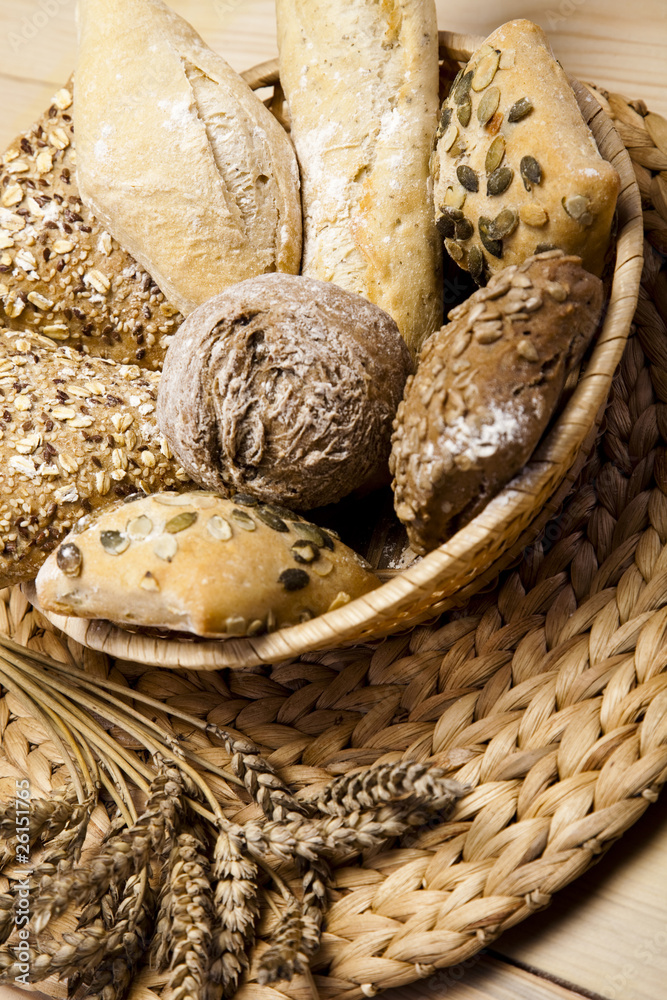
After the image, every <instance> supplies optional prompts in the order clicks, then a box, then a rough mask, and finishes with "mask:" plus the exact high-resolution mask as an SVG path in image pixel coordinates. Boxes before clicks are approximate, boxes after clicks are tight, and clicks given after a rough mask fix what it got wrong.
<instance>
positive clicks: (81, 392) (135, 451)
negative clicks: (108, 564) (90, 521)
mask: <svg viewBox="0 0 667 1000" xmlns="http://www.w3.org/2000/svg"><path fill="white" fill-rule="evenodd" d="M158 380H159V374H158V373H157V372H148V371H146V370H142V369H140V368H138V367H137V366H136V365H118V364H116V363H115V362H113V361H107V360H104V359H102V358H94V357H89V356H85V355H81V354H79V353H78V352H77V351H75V350H74V349H73V348H71V347H57V346H56V345H55V344H53V343H52V342H51V341H50V340H48V339H47V338H46V337H41V336H39V335H38V334H29V333H21V332H16V331H12V332H8V331H0V537H1V541H0V545H1V546H2V551H1V552H0V587H8V586H10V585H11V584H14V583H20V582H22V581H23V580H30V579H32V578H33V577H34V576H35V574H36V573H37V570H38V569H39V567H40V566H41V564H42V563H43V562H44V560H45V559H46V557H47V555H48V553H49V552H51V551H52V549H54V548H55V546H56V545H57V544H58V542H59V541H60V540H61V538H62V537H63V535H65V534H66V533H67V531H69V529H70V528H71V527H72V525H73V524H74V523H75V521H77V520H78V519H79V518H80V517H82V516H83V515H84V514H86V513H88V512H89V511H91V510H99V509H101V508H103V507H105V506H108V505H109V504H110V503H113V502H114V501H115V500H117V499H118V498H119V497H125V496H128V495H130V494H132V493H136V492H137V491H145V492H155V491H156V490H160V489H165V488H169V487H171V488H174V489H177V490H178V489H183V488H184V486H185V484H187V483H188V482H189V481H188V477H187V475H186V474H185V473H184V472H183V469H182V468H181V466H180V464H179V463H178V462H177V461H176V460H175V459H174V458H173V457H172V455H171V452H170V450H169V446H168V444H167V442H166V441H165V440H164V438H163V437H162V435H161V434H160V432H159V430H158V428H157V424H156V420H155V400H156V397H157V387H158Z"/></svg>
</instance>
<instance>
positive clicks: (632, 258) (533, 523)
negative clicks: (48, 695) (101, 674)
mask: <svg viewBox="0 0 667 1000" xmlns="http://www.w3.org/2000/svg"><path fill="white" fill-rule="evenodd" d="M440 42H441V56H442V57H443V58H444V59H446V60H449V61H450V62H465V61H467V60H468V58H469V57H470V54H471V52H472V51H473V50H474V48H476V47H477V45H478V44H479V42H480V40H479V39H475V38H471V37H470V36H464V35H454V34H450V33H448V32H441V35H440ZM244 75H245V78H246V80H247V81H248V83H249V84H250V86H251V87H253V89H255V90H258V89H261V88H263V87H267V86H273V85H275V84H276V83H277V82H278V62H277V60H274V61H272V62H268V63H264V64H262V65H261V66H258V67H255V68H254V69H252V70H249V71H248V72H247V73H246V74H244ZM572 85H573V89H574V92H575V95H576V97H577V100H578V102H579V105H580V107H581V110H582V113H583V115H584V118H585V119H586V121H587V122H588V124H589V126H590V128H591V130H592V132H593V134H594V136H595V139H596V141H597V144H598V147H599V149H600V151H601V153H602V155H603V156H604V157H605V158H606V159H607V160H609V161H610V162H611V163H613V165H614V166H615V168H616V170H617V171H618V173H619V175H620V177H621V193H620V197H619V202H618V239H617V247H616V264H615V269H614V275H613V284H612V288H611V294H610V298H609V302H608V308H607V312H606V315H605V319H604V323H603V326H602V329H601V331H600V333H599V336H598V339H597V341H596V344H595V347H594V350H593V352H592V354H591V356H590V358H589V360H588V362H587V364H586V367H585V370H584V372H583V374H582V376H581V378H580V380H579V383H578V385H577V387H576V389H575V391H574V392H573V394H572V396H571V397H570V399H569V401H568V403H567V405H566V407H565V408H564V410H563V412H562V413H561V415H560V417H559V418H558V420H557V421H556V423H555V424H554V426H553V428H552V429H551V430H550V432H549V433H548V434H547V436H546V437H545V438H544V439H543V441H542V442H541V444H540V445H539V446H538V449H537V451H536V452H535V454H534V455H533V456H532V458H531V460H530V462H529V463H528V464H527V465H526V466H525V468H524V469H523V470H522V472H521V473H520V474H519V475H518V476H516V477H515V479H514V480H512V482H511V483H510V484H509V485H508V486H506V487H505V489H503V490H502V492H501V493H500V494H499V495H498V496H497V497H496V498H495V499H494V500H492V501H491V503H489V505H488V506H487V507H486V509H485V510H484V511H483V512H482V513H481V514H480V515H479V516H478V517H476V518H475V519H474V520H473V521H471V522H470V523H469V524H468V525H466V526H465V527H464V528H462V529H461V530H460V531H458V532H457V533H456V534H455V535H454V536H453V537H452V538H450V539H449V541H447V542H446V543H445V544H443V545H441V546H440V547H439V548H438V549H436V550H435V551H434V552H432V553H430V554H429V555H428V556H426V557H425V558H424V559H423V560H421V561H420V562H418V563H417V564H416V565H414V566H412V567H411V568H409V569H407V570H405V571H404V572H403V573H401V574H399V575H397V576H396V577H395V578H393V579H391V580H390V581H389V582H387V583H385V584H384V585H383V586H382V587H380V588H378V589H377V590H375V591H372V592H371V593H370V594H367V595H365V596H364V597H361V598H358V599H357V600H355V601H353V602H352V603H351V604H348V605H346V606H345V607H343V608H340V609H339V610H337V611H333V612H330V613H328V614H326V615H322V616H320V617H318V618H316V619H314V620H312V621H310V622H306V623H304V624H300V625H296V626H293V627H290V628H285V629H282V630H280V631H278V632H276V633H273V634H271V635H268V636H262V637H259V638H252V639H250V638H249V639H227V640H219V641H214V642H211V641H197V640H191V641H189V640H176V639H162V638H154V637H152V636H150V635H146V634H139V633H135V632H131V631H129V630H125V629H121V628H119V627H117V626H115V625H112V624H111V623H109V622H106V621H88V620H85V619H80V618H64V617H61V616H56V615H49V616H48V617H49V620H50V621H51V622H53V624H54V625H56V626H57V627H58V628H59V629H61V630H62V631H63V632H65V633H66V634H67V635H69V636H71V637H72V638H74V639H76V641H77V642H79V643H81V644H82V645H85V646H88V647H90V648H92V649H96V650H100V651H103V652H107V653H110V654H112V655H114V656H118V657H121V658H123V659H132V660H135V661H137V662H141V663H153V664H159V665H161V666H169V667H188V668H194V669H216V668H219V667H239V668H240V667H249V666H253V665H257V664H260V663H275V662H279V661H281V660H284V659H287V658H289V657H293V656H297V655H299V654H300V653H303V652H306V651H313V650H317V649H327V648H332V647H334V646H339V645H341V644H344V643H350V642H359V641H362V640H368V639H373V638H378V637H381V636H384V635H388V634H391V633H394V632H396V631H397V630H400V629H405V628H408V627H411V626H413V625H415V624H416V623H418V622H420V621H425V620H427V619H428V618H432V617H434V616H435V615H436V614H438V613H440V612H441V611H443V610H445V609H446V608H448V607H451V606H452V604H453V603H454V601H455V600H456V601H457V602H460V601H461V600H462V598H465V597H466V596H468V595H469V594H471V593H473V592H475V591H476V590H479V589H480V588H481V587H483V586H484V585H485V584H486V583H488V582H489V581H490V580H492V579H493V578H494V577H495V576H496V575H497V573H498V572H499V570H500V569H502V568H503V567H505V566H507V565H508V564H509V563H510V562H511V561H512V560H513V559H514V558H515V557H516V555H517V554H518V553H519V552H520V551H521V550H522V549H523V548H524V547H525V546H526V545H528V544H529V543H530V542H531V541H532V540H533V539H534V538H535V537H536V535H537V533H538V532H539V531H540V530H541V528H542V527H543V525H544V523H546V521H547V520H548V518H549V517H550V516H551V514H552V513H553V511H554V509H556V508H557V506H558V504H559V503H560V502H561V501H562V499H563V497H564V495H565V494H566V493H567V491H568V489H569V487H570V485H571V483H572V481H573V479H574V478H575V477H576V475H577V473H578V471H579V469H580V466H581V463H582V461H583V460H584V459H585V456H586V454H587V452H588V450H589V449H590V447H591V446H592V443H593V440H594V437H595V433H596V430H597V427H598V424H599V420H600V417H601V413H602V408H603V406H604V404H605V402H606V400H607V397H608V394H609V389H610V386H611V381H612V377H613V374H614V371H615V369H616V367H617V365H618V363H619V361H620V358H621V355H622V353H623V349H624V346H625V343H626V340H627V337H628V333H629V330H630V324H631V322H632V316H633V313H634V310H635V306H636V303H637V296H638V292H639V284H640V280H641V272H642V261H643V227H642V211H641V200H640V195H639V190H638V187H637V182H636V179H635V174H634V171H633V167H632V162H631V160H630V157H629V155H628V153H627V151H626V149H625V146H624V145H623V143H622V141H621V139H620V138H619V136H618V134H617V132H616V130H615V129H614V127H613V125H612V124H611V121H610V120H609V118H608V117H607V115H606V114H605V112H604V111H603V109H602V107H601V105H600V103H599V102H598V101H597V100H596V99H595V97H594V96H593V95H592V93H591V92H590V91H589V90H587V89H586V88H585V87H584V86H582V85H581V84H579V83H578V82H576V81H573V82H572ZM26 592H27V594H28V597H29V599H30V600H33V601H34V589H33V588H32V587H28V588H27V589H26Z"/></svg>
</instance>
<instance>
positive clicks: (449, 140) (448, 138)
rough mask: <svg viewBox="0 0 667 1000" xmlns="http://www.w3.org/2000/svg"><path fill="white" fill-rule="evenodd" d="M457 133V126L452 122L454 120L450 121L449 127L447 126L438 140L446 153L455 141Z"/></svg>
mask: <svg viewBox="0 0 667 1000" xmlns="http://www.w3.org/2000/svg"><path fill="white" fill-rule="evenodd" d="M458 134H459V130H458V127H457V126H456V125H455V124H454V122H452V123H451V125H449V127H448V128H447V130H446V132H445V133H444V135H443V137H442V139H441V140H440V142H441V143H442V148H443V149H444V151H445V152H446V153H447V152H449V150H450V149H451V148H452V146H453V145H454V143H455V142H456V140H457V138H458Z"/></svg>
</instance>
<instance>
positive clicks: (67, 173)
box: [0, 80, 182, 369]
mask: <svg viewBox="0 0 667 1000" xmlns="http://www.w3.org/2000/svg"><path fill="white" fill-rule="evenodd" d="M72 93H73V86H72V81H71V80H70V82H69V83H68V85H67V86H66V87H63V89H62V90H59V91H58V93H57V94H56V95H55V97H54V98H53V102H52V104H51V106H50V107H49V108H48V110H47V111H45V112H44V114H43V115H42V117H41V118H40V119H39V121H37V122H35V124H34V125H32V126H31V128H29V129H28V130H27V132H24V133H23V135H20V136H19V137H18V138H17V139H15V140H14V142H13V143H12V144H11V145H10V147H9V149H8V150H7V151H6V153H5V154H4V156H3V157H2V162H1V163H0V322H1V323H3V324H4V325H5V326H8V327H11V328H13V329H16V330H25V329H30V330H34V331H36V332H37V333H41V334H44V335H46V336H47V337H49V338H51V339H52V340H54V341H58V342H59V343H62V344H68V345H71V346H73V347H78V348H79V349H83V350H84V351H85V352H87V353H90V354H94V355H99V356H100V357H105V358H112V359H113V360H114V361H118V362H121V363H123V364H137V365H140V366H141V367H144V368H151V369H157V368H161V367H162V362H163V360H164V356H165V352H166V350H167V347H168V345H169V340H170V338H171V335H172V334H173V333H174V332H175V331H176V330H177V328H178V326H179V325H180V323H181V321H182V316H180V315H179V313H178V310H177V309H176V308H175V307H174V306H172V305H171V304H170V303H169V302H167V301H166V299H165V297H164V295H163V294H162V292H161V291H160V289H159V288H158V287H157V285H156V284H155V283H154V282H153V280H152V278H151V277H150V275H149V274H147V272H146V271H144V269H143V268H142V267H141V266H140V265H139V264H137V262H136V261H135V260H134V259H133V258H132V257H130V255H129V254H128V253H127V252H126V251H125V250H124V249H123V248H122V247H120V246H119V245H118V243H117V242H116V241H115V240H114V239H113V238H112V237H111V236H110V234H109V233H108V232H107V231H106V230H105V228H104V226H102V225H100V223H99V222H98V221H97V219H95V218H94V216H93V215H92V214H91V213H90V211H89V210H88V209H87V208H86V206H85V205H83V204H82V202H81V198H80V195H79V189H78V186H77V180H76V148H75V141H74V126H73V124H72V115H73V111H74V108H73V101H72Z"/></svg>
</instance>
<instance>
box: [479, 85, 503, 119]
mask: <svg viewBox="0 0 667 1000" xmlns="http://www.w3.org/2000/svg"><path fill="white" fill-rule="evenodd" d="M499 104H500V91H499V90H498V88H497V87H489V89H488V90H487V92H486V93H485V94H484V96H483V97H482V99H481V101H480V102H479V105H478V107H477V117H478V118H479V120H480V123H481V124H482V125H486V123H487V122H488V121H490V120H491V119H492V118H493V116H494V115H495V113H496V111H497V110H498V105H499Z"/></svg>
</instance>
